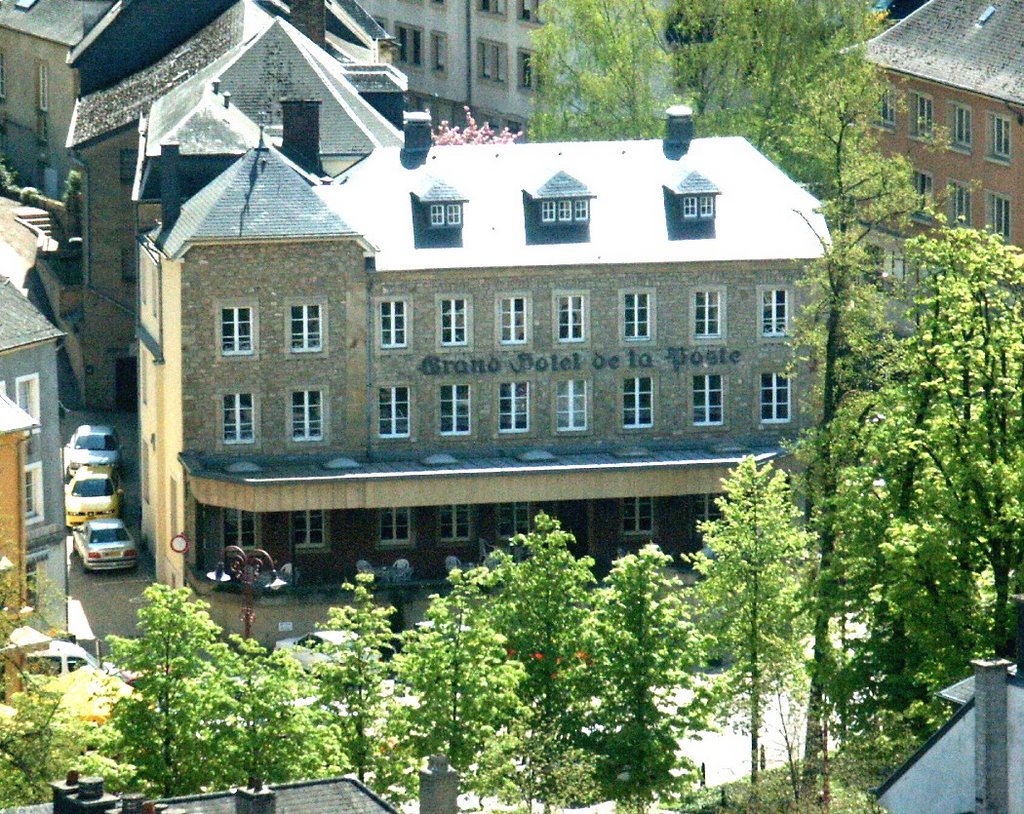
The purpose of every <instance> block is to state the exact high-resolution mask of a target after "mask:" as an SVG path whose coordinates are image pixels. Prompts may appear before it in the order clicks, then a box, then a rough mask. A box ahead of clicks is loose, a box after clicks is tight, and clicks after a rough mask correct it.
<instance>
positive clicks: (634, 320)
mask: <svg viewBox="0 0 1024 814" xmlns="http://www.w3.org/2000/svg"><path fill="white" fill-rule="evenodd" d="M622 329H623V335H624V337H625V339H627V340H630V341H639V340H646V339H650V338H651V296H650V294H647V293H646V292H643V291H630V292H627V293H626V294H623V295H622Z"/></svg>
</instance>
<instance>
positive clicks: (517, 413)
mask: <svg viewBox="0 0 1024 814" xmlns="http://www.w3.org/2000/svg"><path fill="white" fill-rule="evenodd" d="M529 431H530V383H529V382H500V383H499V384H498V432H499V433H501V434H502V435H514V434H516V433H524V432H529Z"/></svg>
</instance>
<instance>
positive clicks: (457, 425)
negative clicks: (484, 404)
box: [440, 384, 470, 435]
mask: <svg viewBox="0 0 1024 814" xmlns="http://www.w3.org/2000/svg"><path fill="white" fill-rule="evenodd" d="M469 406H470V404H469V385H468V384H443V385H441V428H440V431H441V435H469V429H470V423H469Z"/></svg>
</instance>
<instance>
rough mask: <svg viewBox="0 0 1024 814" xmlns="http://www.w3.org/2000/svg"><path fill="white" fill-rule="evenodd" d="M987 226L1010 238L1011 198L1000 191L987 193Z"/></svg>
mask: <svg viewBox="0 0 1024 814" xmlns="http://www.w3.org/2000/svg"><path fill="white" fill-rule="evenodd" d="M985 228H987V229H988V230H989V231H990V232H995V233H996V234H997V235H1002V236H1003V238H1005V239H1006V240H1009V239H1010V199H1009V198H1008V197H1007V196H1006V195H1000V194H999V193H998V192H986V193H985Z"/></svg>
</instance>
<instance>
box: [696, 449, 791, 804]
mask: <svg viewBox="0 0 1024 814" xmlns="http://www.w3.org/2000/svg"><path fill="white" fill-rule="evenodd" d="M723 488H724V490H725V497H723V498H719V499H718V507H719V509H720V510H721V512H722V515H721V517H720V518H719V519H718V520H713V521H710V522H707V523H704V524H702V526H701V531H702V533H703V535H704V541H705V543H706V544H707V546H708V547H709V548H710V549H711V551H713V552H714V554H713V556H711V557H708V556H706V555H704V554H698V555H697V556H696V558H695V560H694V566H695V568H696V570H697V571H698V573H700V574H701V576H703V577H704V579H703V580H702V581H701V582H700V583H699V585H698V587H697V596H698V601H699V604H700V606H701V607H703V608H705V609H706V610H707V612H706V615H705V617H704V622H705V624H706V626H707V628H708V630H709V632H710V633H711V635H712V636H714V637H715V639H716V640H717V646H718V648H720V649H721V651H722V654H723V655H724V656H725V658H726V659H727V664H728V665H729V666H728V667H727V669H726V670H725V672H724V674H723V676H722V682H723V684H724V690H725V692H724V695H723V699H724V702H725V704H724V708H723V712H724V713H725V714H726V715H734V714H737V713H738V714H739V715H740V716H741V719H742V722H743V727H744V728H745V729H746V731H747V732H748V733H749V735H750V780H751V783H752V784H756V783H757V781H758V774H759V757H760V735H761V729H762V726H763V724H764V715H765V710H766V709H767V707H768V705H769V702H770V699H772V698H773V697H775V696H776V695H777V694H778V693H779V692H780V691H783V690H786V689H787V688H788V687H789V686H791V685H793V684H794V683H796V681H795V680H796V679H802V678H803V676H802V675H801V673H802V671H803V667H804V656H803V652H804V647H805V645H806V637H807V635H808V633H809V632H810V631H809V625H808V624H807V617H806V615H805V614H804V613H802V612H801V607H802V605H803V597H802V595H801V592H802V588H803V584H804V583H803V579H804V576H805V575H804V573H803V572H804V568H805V563H806V559H807V551H808V549H809V547H810V538H809V535H808V533H807V532H806V531H805V530H803V529H802V528H801V525H800V523H799V518H800V512H799V510H798V509H797V507H796V505H795V504H794V503H793V501H792V498H791V495H790V490H789V485H788V483H787V482H786V476H785V474H784V473H783V472H781V471H776V470H774V469H773V468H772V466H771V464H766V465H765V466H763V467H759V466H758V465H757V463H756V461H755V460H754V459H753V458H752V457H747V458H744V459H743V460H742V461H741V462H740V464H739V466H738V467H737V468H736V469H735V470H734V471H733V473H732V474H731V475H730V476H729V478H728V479H727V480H725V481H724V482H723Z"/></svg>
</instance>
